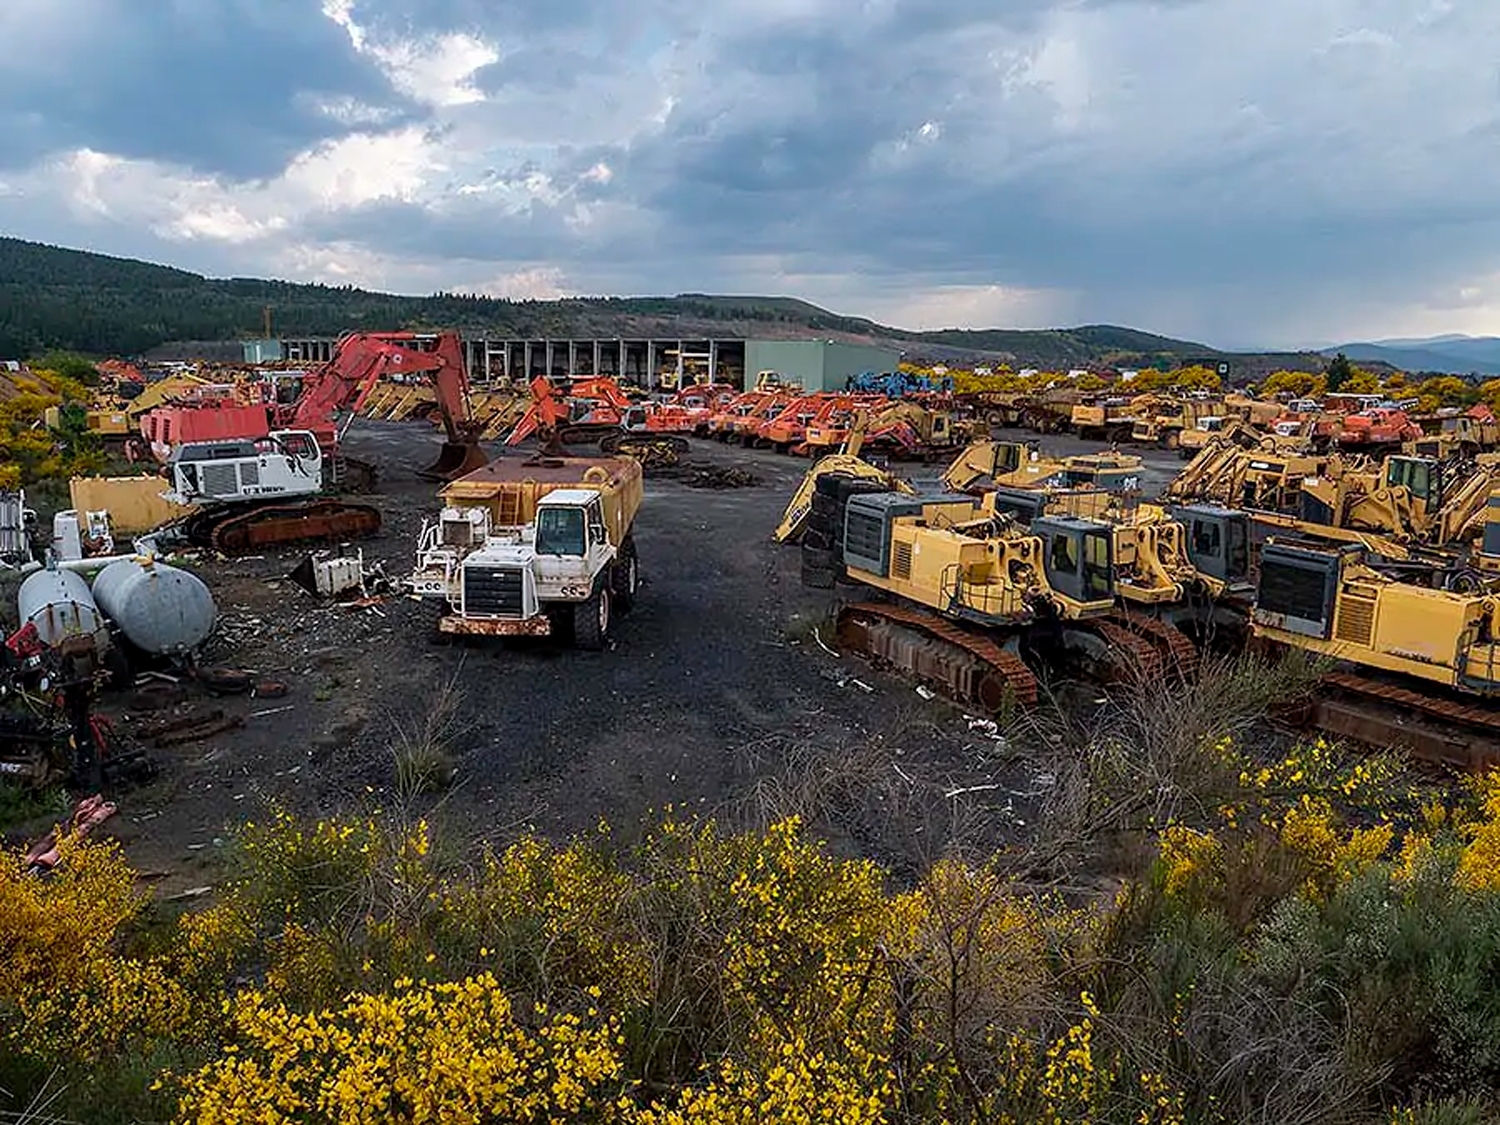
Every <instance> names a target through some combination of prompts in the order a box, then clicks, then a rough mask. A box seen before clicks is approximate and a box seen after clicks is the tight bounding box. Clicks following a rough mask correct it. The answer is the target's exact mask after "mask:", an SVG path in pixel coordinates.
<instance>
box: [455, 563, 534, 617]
mask: <svg viewBox="0 0 1500 1125" xmlns="http://www.w3.org/2000/svg"><path fill="white" fill-rule="evenodd" d="M463 572H464V612H465V613H467V614H482V615H484V616H487V617H520V616H521V615H522V612H521V611H522V603H521V590H522V584H521V578H522V571H521V568H520V567H514V566H505V567H500V566H466V567H464V568H463Z"/></svg>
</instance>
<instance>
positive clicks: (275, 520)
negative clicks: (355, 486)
mask: <svg viewBox="0 0 1500 1125" xmlns="http://www.w3.org/2000/svg"><path fill="white" fill-rule="evenodd" d="M379 530H380V509H378V508H373V507H371V506H370V505H368V504H348V503H345V502H344V501H342V500H315V501H313V502H311V503H307V504H271V505H267V506H264V507H258V508H252V509H250V510H249V511H246V512H237V513H236V512H231V513H230V514H229V515H228V516H227V517H220V518H217V519H215V520H213V522H212V523H211V524H210V527H209V529H208V532H207V538H208V541H209V545H210V546H212V547H213V548H214V550H216V551H219V552H220V553H222V554H225V555H235V554H240V553H242V552H245V551H256V550H261V549H263V548H266V547H279V546H281V545H283V544H286V543H328V542H339V541H340V540H344V539H358V538H361V537H363V536H366V535H373V534H375V533H376V532H377V531H379ZM199 534H200V535H201V534H202V531H201V529H200V531H199Z"/></svg>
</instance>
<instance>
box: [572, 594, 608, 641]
mask: <svg viewBox="0 0 1500 1125" xmlns="http://www.w3.org/2000/svg"><path fill="white" fill-rule="evenodd" d="M614 600H615V599H614V595H613V594H612V593H611V592H610V588H609V583H608V582H601V583H599V585H598V586H597V587H595V589H594V594H593V596H592V597H591V598H589V600H588V601H586V602H579V603H578V604H577V605H575V606H574V607H573V643H574V644H576V645H577V646H578V647H579V648H586V649H589V650H590V651H592V652H598V651H600V650H601V649H603V648H604V645H605V643H606V642H607V641H608V640H609V627H610V625H611V624H613V622H612V620H611V618H612V617H613V615H614Z"/></svg>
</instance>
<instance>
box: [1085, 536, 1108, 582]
mask: <svg viewBox="0 0 1500 1125" xmlns="http://www.w3.org/2000/svg"><path fill="white" fill-rule="evenodd" d="M1084 562H1085V565H1084V586H1085V591H1086V593H1087V595H1088V596H1089V597H1091V598H1107V597H1109V596H1110V595H1111V594H1112V593H1113V591H1112V590H1111V589H1110V581H1109V537H1108V535H1107V534H1105V533H1103V532H1095V533H1092V534H1090V535H1088V536H1087V537H1086V538H1085V539H1084Z"/></svg>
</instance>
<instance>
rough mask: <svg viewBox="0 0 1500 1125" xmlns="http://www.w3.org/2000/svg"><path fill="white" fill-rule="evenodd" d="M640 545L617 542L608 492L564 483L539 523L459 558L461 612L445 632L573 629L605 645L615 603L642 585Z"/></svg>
mask: <svg viewBox="0 0 1500 1125" xmlns="http://www.w3.org/2000/svg"><path fill="white" fill-rule="evenodd" d="M639 583H640V576H639V571H638V563H637V559H636V554H635V545H634V542H633V540H632V539H631V537H630V536H629V534H628V533H627V534H626V535H625V537H624V538H623V539H622V540H621V542H620V543H619V545H618V546H617V545H616V544H615V543H614V542H613V540H612V538H611V535H610V527H609V522H608V517H607V513H606V510H605V504H604V497H603V496H602V495H601V493H599V492H598V491H596V490H594V489H590V488H559V489H554V490H553V491H551V492H548V493H547V494H546V495H544V496H543V497H541V499H540V500H538V502H537V505H536V514H535V518H534V519H533V521H532V522H531V523H529V524H527V525H525V526H523V527H516V528H503V529H501V530H500V531H498V532H496V533H492V534H491V535H490V537H489V538H488V539H487V540H486V541H485V544H484V546H482V547H480V548H479V549H478V550H475V551H471V552H470V553H468V554H467V555H465V556H464V557H463V559H462V561H461V562H460V564H459V583H458V598H457V600H456V601H452V599H450V601H452V605H453V608H454V609H455V610H456V612H455V613H453V614H450V615H447V616H445V617H443V618H442V619H441V621H440V622H439V625H438V627H439V629H440V630H441V631H442V632H445V633H462V634H477V635H487V636H533V637H546V636H551V635H553V634H554V633H556V632H558V631H560V630H562V629H564V628H568V627H570V628H571V630H572V632H573V636H574V640H575V641H576V643H578V644H579V645H580V646H581V647H584V648H595V649H597V648H603V647H604V645H605V641H606V639H607V636H608V634H609V631H610V627H611V625H612V623H613V617H614V612H615V609H616V606H617V605H618V608H619V609H621V610H623V609H627V608H628V607H629V605H630V603H631V601H632V600H633V599H634V598H635V595H636V592H637V589H638V588H639Z"/></svg>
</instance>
